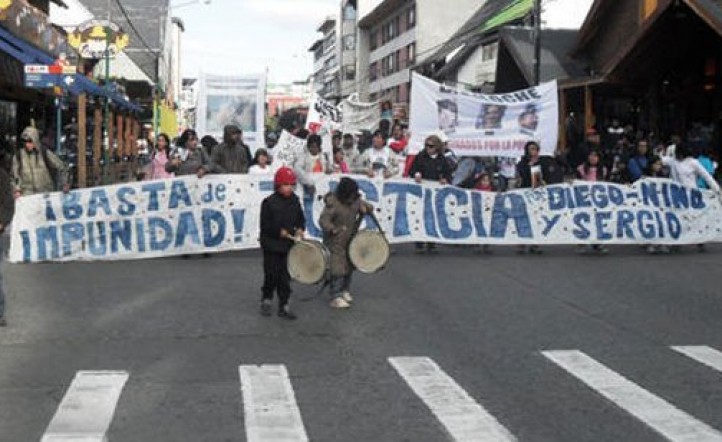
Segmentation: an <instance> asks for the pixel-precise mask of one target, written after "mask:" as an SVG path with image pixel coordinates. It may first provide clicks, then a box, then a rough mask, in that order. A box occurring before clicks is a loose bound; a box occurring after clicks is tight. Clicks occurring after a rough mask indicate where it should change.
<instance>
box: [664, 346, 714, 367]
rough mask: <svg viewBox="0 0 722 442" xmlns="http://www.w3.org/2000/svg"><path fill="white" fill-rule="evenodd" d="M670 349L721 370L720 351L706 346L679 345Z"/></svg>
mask: <svg viewBox="0 0 722 442" xmlns="http://www.w3.org/2000/svg"><path fill="white" fill-rule="evenodd" d="M672 350H674V351H676V352H679V353H682V354H683V355H685V356H687V357H690V358H692V359H694V360H695V361H697V362H700V363H702V364H704V365H706V366H708V367H711V368H714V369H715V370H717V371H721V372H722V352H720V351H717V350H715V349H714V348H712V347H707V346H679V347H672Z"/></svg>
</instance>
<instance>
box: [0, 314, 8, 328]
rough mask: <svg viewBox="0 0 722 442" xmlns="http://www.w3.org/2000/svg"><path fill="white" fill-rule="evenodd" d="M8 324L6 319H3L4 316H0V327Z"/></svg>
mask: <svg viewBox="0 0 722 442" xmlns="http://www.w3.org/2000/svg"><path fill="white" fill-rule="evenodd" d="M7 325H8V321H6V320H5V316H0V327H6V326H7Z"/></svg>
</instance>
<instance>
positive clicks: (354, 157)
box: [341, 134, 361, 173]
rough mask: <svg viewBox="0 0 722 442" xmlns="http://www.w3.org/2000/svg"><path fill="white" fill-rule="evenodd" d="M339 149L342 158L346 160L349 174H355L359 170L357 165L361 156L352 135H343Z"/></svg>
mask: <svg viewBox="0 0 722 442" xmlns="http://www.w3.org/2000/svg"><path fill="white" fill-rule="evenodd" d="M341 149H343V157H344V159H345V160H346V164H348V165H349V169H350V171H351V173H356V172H357V171H358V169H359V164H358V163H359V157H360V156H361V154H360V153H359V151H358V148H357V147H356V141H355V140H354V138H353V135H352V134H343V140H342V141H341Z"/></svg>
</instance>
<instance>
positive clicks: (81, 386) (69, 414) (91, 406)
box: [41, 371, 128, 442]
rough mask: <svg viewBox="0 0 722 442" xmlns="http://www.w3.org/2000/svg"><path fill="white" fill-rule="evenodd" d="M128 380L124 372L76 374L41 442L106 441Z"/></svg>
mask: <svg viewBox="0 0 722 442" xmlns="http://www.w3.org/2000/svg"><path fill="white" fill-rule="evenodd" d="M127 380H128V373H127V372H124V371H79V372H77V373H76V374H75V378H74V379H73V382H72V383H71V384H70V387H68V391H67V392H66V393H65V396H63V400H62V401H61V402H60V405H59V406H58V409H57V411H56V412H55V416H53V419H52V420H51V421H50V424H49V425H48V428H47V430H45V434H44V435H43V438H42V439H41V442H56V441H65V442H67V441H74V442H101V441H102V442H105V441H106V440H107V439H106V435H105V434H106V432H107V431H108V427H110V422H111V420H112V419H113V414H114V413H115V407H116V406H117V404H118V399H120V393H121V392H122V390H123V386H124V385H125V383H126V381H127Z"/></svg>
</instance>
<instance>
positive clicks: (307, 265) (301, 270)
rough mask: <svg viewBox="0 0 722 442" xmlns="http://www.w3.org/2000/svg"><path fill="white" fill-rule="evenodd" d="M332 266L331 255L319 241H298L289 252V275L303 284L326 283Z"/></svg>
mask: <svg viewBox="0 0 722 442" xmlns="http://www.w3.org/2000/svg"><path fill="white" fill-rule="evenodd" d="M330 265H331V255H330V253H329V252H328V249H327V248H326V246H324V245H323V244H322V243H320V242H319V241H312V240H302V241H298V242H297V243H296V244H294V245H293V247H291V251H290V252H288V273H289V274H290V275H291V278H293V279H295V280H296V281H298V282H300V283H302V284H318V283H320V282H322V281H324V280H325V279H326V276H327V274H328V271H329V267H330Z"/></svg>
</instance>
